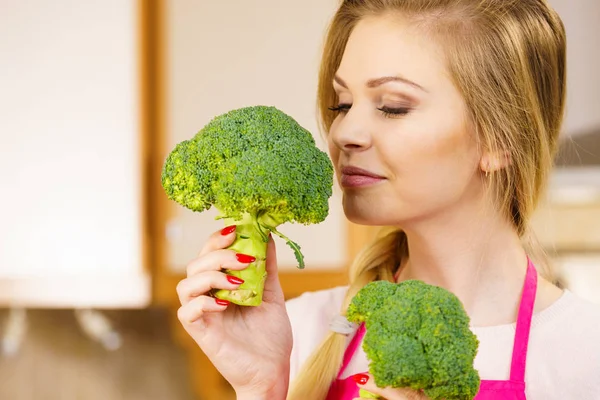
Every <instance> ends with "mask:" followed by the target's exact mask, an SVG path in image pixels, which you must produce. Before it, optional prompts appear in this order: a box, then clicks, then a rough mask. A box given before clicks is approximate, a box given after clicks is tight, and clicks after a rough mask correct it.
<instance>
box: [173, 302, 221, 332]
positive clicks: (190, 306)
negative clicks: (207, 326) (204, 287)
mask: <svg viewBox="0 0 600 400" xmlns="http://www.w3.org/2000/svg"><path fill="white" fill-rule="evenodd" d="M228 305H229V302H228V301H226V300H220V299H214V298H212V297H208V296H199V297H196V298H195V299H193V300H192V301H190V302H188V303H187V304H186V305H184V306H181V307H180V308H179V310H177V318H178V319H179V321H180V322H181V323H182V324H183V325H191V324H193V323H194V322H196V321H199V320H201V319H202V317H203V316H204V315H205V314H206V313H213V312H219V311H224V310H226V309H227V306H228Z"/></svg>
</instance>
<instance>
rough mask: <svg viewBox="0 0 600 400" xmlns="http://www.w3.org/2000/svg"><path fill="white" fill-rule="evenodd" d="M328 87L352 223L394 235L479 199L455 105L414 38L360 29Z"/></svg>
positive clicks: (365, 23) (392, 25) (459, 105)
mask: <svg viewBox="0 0 600 400" xmlns="http://www.w3.org/2000/svg"><path fill="white" fill-rule="evenodd" d="M333 85H334V88H335V91H336V92H337V94H338V99H339V104H332V105H331V106H332V107H338V108H339V111H338V112H339V114H338V116H337V117H336V119H335V121H334V123H333V125H332V126H331V130H330V134H329V138H328V141H329V150H330V154H331V156H332V159H333V162H334V165H335V169H336V173H337V177H338V181H339V183H340V186H341V187H342V189H343V194H344V195H343V205H344V211H345V213H346V215H347V216H348V218H349V219H350V220H351V221H353V222H356V223H362V224H367V225H391V226H402V225H405V224H407V223H409V222H411V221H416V220H423V219H428V218H431V217H433V216H435V215H438V214H440V213H444V212H445V211H448V210H450V209H451V208H453V207H457V206H460V204H462V203H464V202H469V201H473V200H474V199H475V198H477V197H478V196H480V195H481V193H482V190H481V189H482V183H481V179H479V177H480V175H479V169H478V167H479V161H480V155H479V151H478V146H477V141H476V139H475V137H474V135H473V134H472V132H470V131H469V128H468V123H467V117H466V114H467V112H466V107H465V104H464V101H463V99H462V97H461V95H460V93H459V92H458V91H457V89H456V88H455V87H454V85H453V84H452V82H451V80H450V78H449V76H448V73H447V70H446V68H445V65H444V62H443V58H442V55H441V52H440V49H438V48H437V47H436V45H435V44H434V43H432V41H431V39H430V38H428V37H427V36H426V35H423V34H422V32H421V33H420V32H418V31H417V30H415V29H414V28H412V27H411V26H410V25H408V24H404V23H402V21H401V20H398V18H397V17H394V18H392V17H389V16H388V17H370V18H366V19H363V20H362V21H361V22H359V23H358V25H357V26H356V27H355V29H354V31H353V33H352V35H351V36H350V39H349V41H348V44H347V46H346V49H345V52H344V55H343V59H342V61H341V65H340V67H339V69H338V71H337V74H336V79H335V81H334V82H333ZM363 170H364V171H363Z"/></svg>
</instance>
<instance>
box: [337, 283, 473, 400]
mask: <svg viewBox="0 0 600 400" xmlns="http://www.w3.org/2000/svg"><path fill="white" fill-rule="evenodd" d="M347 317H348V320H350V321H351V322H356V323H360V322H363V321H364V322H365V325H366V329H367V332H366V334H365V338H364V341H363V349H364V351H365V353H366V355H367V358H368V359H369V361H370V364H369V372H370V373H371V374H372V375H373V377H374V380H375V383H376V384H377V386H378V387H387V386H391V387H396V388H401V387H404V388H411V389H415V390H419V389H423V390H424V392H425V394H426V395H427V396H428V397H429V398H431V399H432V400H437V399H444V400H471V399H473V398H474V397H475V395H476V394H477V392H478V390H479V384H480V379H479V374H478V372H477V371H476V370H475V369H474V368H473V361H474V359H475V356H476V354H477V349H478V346H479V341H478V339H477V337H476V336H475V335H474V334H473V333H472V332H471V330H470V329H469V322H470V320H469V317H468V315H467V313H466V312H465V310H464V307H463V305H462V303H461V302H460V300H459V299H458V298H457V297H456V296H455V295H454V294H452V293H451V292H449V291H448V290H446V289H444V288H441V287H438V286H433V285H428V284H426V283H424V282H422V281H418V280H408V281H404V282H401V283H397V284H396V283H391V282H387V281H376V282H371V283H369V284H367V285H366V286H365V287H364V288H363V289H361V290H360V291H359V292H358V293H357V295H356V296H355V297H354V298H353V300H352V302H351V304H350V306H349V308H348V314H347Z"/></svg>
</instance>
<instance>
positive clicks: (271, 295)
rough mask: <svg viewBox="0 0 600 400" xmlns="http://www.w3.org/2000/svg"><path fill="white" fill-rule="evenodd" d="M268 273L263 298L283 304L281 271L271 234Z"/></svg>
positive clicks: (267, 262) (268, 251)
mask: <svg viewBox="0 0 600 400" xmlns="http://www.w3.org/2000/svg"><path fill="white" fill-rule="evenodd" d="M266 271H267V279H266V281H265V289H264V294H263V298H264V299H265V300H266V301H268V302H283V301H284V296H283V290H282V289H281V283H280V282H279V275H278V273H279V270H278V268H277V249H276V246H275V241H274V240H273V236H271V234H269V242H268V243H267V260H266Z"/></svg>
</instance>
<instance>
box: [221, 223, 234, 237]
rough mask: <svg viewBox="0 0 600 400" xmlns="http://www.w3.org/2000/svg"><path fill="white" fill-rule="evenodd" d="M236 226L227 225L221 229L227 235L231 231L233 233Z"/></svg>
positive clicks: (222, 233)
mask: <svg viewBox="0 0 600 400" xmlns="http://www.w3.org/2000/svg"><path fill="white" fill-rule="evenodd" d="M235 228H236V226H235V225H229V226H226V227H225V228H223V229H221V235H223V236H227V235H229V234H230V233H232V232H233V231H235Z"/></svg>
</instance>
